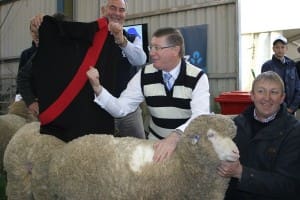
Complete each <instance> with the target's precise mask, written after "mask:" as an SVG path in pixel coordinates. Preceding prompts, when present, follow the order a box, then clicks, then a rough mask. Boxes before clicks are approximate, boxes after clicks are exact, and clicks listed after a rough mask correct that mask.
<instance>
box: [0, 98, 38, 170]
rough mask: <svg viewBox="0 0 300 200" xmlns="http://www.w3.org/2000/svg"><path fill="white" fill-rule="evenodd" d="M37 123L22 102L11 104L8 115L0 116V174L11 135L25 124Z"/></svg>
mask: <svg viewBox="0 0 300 200" xmlns="http://www.w3.org/2000/svg"><path fill="white" fill-rule="evenodd" d="M32 121H37V118H36V117H34V116H33V115H32V114H31V113H29V110H28V108H27V106H26V104H25V102H24V101H17V102H13V103H12V104H11V105H10V106H9V107H8V113H7V114H5V115H1V116H0V159H1V161H0V173H3V156H4V151H5V149H6V146H7V144H8V142H9V141H10V139H11V138H12V137H13V135H14V134H15V133H16V132H17V130H18V129H19V128H21V127H22V126H23V125H25V123H28V122H32Z"/></svg>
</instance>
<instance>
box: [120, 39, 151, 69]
mask: <svg viewBox="0 0 300 200" xmlns="http://www.w3.org/2000/svg"><path fill="white" fill-rule="evenodd" d="M120 48H121V49H122V51H123V53H124V54H125V56H126V57H127V59H128V61H129V63H130V64H131V65H133V66H141V65H144V64H145V63H146V60H147V56H146V53H145V52H144V50H143V42H142V40H141V39H140V38H139V37H135V39H134V41H133V42H132V43H131V42H130V41H128V42H127V45H126V46H125V47H120Z"/></svg>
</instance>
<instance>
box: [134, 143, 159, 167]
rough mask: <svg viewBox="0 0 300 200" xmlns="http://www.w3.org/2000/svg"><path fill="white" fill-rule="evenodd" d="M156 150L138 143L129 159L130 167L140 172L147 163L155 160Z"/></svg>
mask: <svg viewBox="0 0 300 200" xmlns="http://www.w3.org/2000/svg"><path fill="white" fill-rule="evenodd" d="M153 155H154V150H153V148H152V147H151V146H146V145H138V146H136V147H135V149H133V151H132V155H131V159H130V161H129V166H130V169H131V170H132V171H134V172H139V171H140V170H141V168H142V167H143V166H144V165H146V164H147V163H151V162H153Z"/></svg>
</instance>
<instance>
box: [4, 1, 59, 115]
mask: <svg viewBox="0 0 300 200" xmlns="http://www.w3.org/2000/svg"><path fill="white" fill-rule="evenodd" d="M55 10H56V1H54V0H50V1H49V0H48V1H36V0H21V1H14V2H13V3H9V4H4V5H1V6H0V24H1V27H0V28H1V29H0V60H1V62H0V111H1V110H3V109H4V108H5V107H6V106H7V104H8V103H9V102H7V99H12V98H13V97H14V95H15V88H16V80H15V78H16V75H17V69H18V58H19V56H20V54H21V51H22V50H23V49H25V48H28V47H30V45H31V36H30V32H29V20H30V18H31V17H32V16H34V15H36V14H38V13H54V12H55Z"/></svg>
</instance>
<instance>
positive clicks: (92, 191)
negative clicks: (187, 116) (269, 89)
mask: <svg viewBox="0 0 300 200" xmlns="http://www.w3.org/2000/svg"><path fill="white" fill-rule="evenodd" d="M28 127H29V126H28ZM31 128H32V127H31ZM23 129H24V127H23ZM209 130H213V132H215V133H218V134H220V135H221V138H223V137H229V138H233V137H234V136H235V134H236V127H235V125H234V123H233V121H232V120H231V119H230V118H229V117H227V116H225V115H202V116H199V117H197V118H196V119H194V120H193V121H192V122H191V123H190V125H189V126H188V127H187V128H186V130H185V132H184V136H182V138H181V140H180V141H179V142H178V146H177V148H176V150H175V152H174V153H173V155H172V156H171V158H170V159H168V160H167V161H165V162H163V163H153V162H152V156H153V144H154V141H152V140H142V139H137V138H131V137H125V138H114V137H113V136H111V135H100V134H99V135H98V134H90V135H86V136H83V137H81V138H78V139H75V140H73V141H71V142H69V143H67V144H63V143H57V142H55V145H52V147H55V146H56V147H58V148H48V150H49V151H51V150H52V151H53V153H50V152H48V156H47V158H48V159H49V162H43V163H42V164H43V165H46V164H47V165H49V166H44V167H39V169H40V170H42V169H43V170H48V175H47V176H46V175H45V172H42V171H40V173H42V174H43V177H44V178H48V180H47V181H45V180H42V179H40V181H42V182H41V183H43V184H45V187H46V188H47V190H44V191H43V192H45V191H48V192H49V194H43V195H41V194H40V195H39V196H40V197H41V196H44V197H47V199H60V200H77V199H78V200H82V199H87V200H100V199H105V200H106V199H178V200H182V199H203V200H219V199H220V200H221V199H223V198H224V193H225V190H226V188H227V184H228V181H229V179H225V178H222V177H220V176H218V175H217V174H216V167H217V165H218V164H219V163H220V160H219V158H218V155H217V154H216V152H215V151H214V148H213V146H212V143H211V142H210V141H209V140H208V138H207V133H208V131H209ZM23 131H24V130H23ZM17 134H18V132H17V133H16V135H17ZM16 135H15V136H14V137H17V136H16ZM25 135H26V134H25ZM13 140H14V138H13V139H12V140H11V142H10V143H9V145H10V144H12V145H21V144H19V143H17V142H13ZM19 140H20V138H19ZM36 142H37V141H35V143H36ZM40 142H45V139H44V140H40ZM52 144H54V143H52ZM48 145H49V143H48ZM39 146H40V147H42V146H43V145H39ZM9 148H10V150H12V148H16V149H18V148H19V147H13V146H11V147H9ZM54 149H55V150H54ZM26 151H27V152H30V154H35V153H36V154H38V153H39V151H38V150H37V149H36V147H35V150H34V151H33V150H26ZM44 152H45V151H44ZM230 153H232V152H230ZM230 153H229V154H230ZM6 156H9V155H8V154H7V153H6ZM27 156H28V155H27ZM30 157H39V156H34V155H30ZM20 159H21V158H20ZM31 162H33V163H32V164H31V166H32V169H31V171H32V172H34V168H35V166H36V165H35V163H34V162H35V161H34V160H32V161H31ZM19 163H20V162H19ZM40 163H41V162H40ZM4 164H5V160H4ZM15 164H16V165H18V162H15ZM5 166H7V167H6V168H5V169H6V170H7V172H8V174H9V173H11V174H18V173H17V172H12V171H10V170H18V167H17V166H15V167H12V166H9V165H5ZM22 167H23V168H24V166H22V165H21V163H20V166H19V170H20V169H21V168H22ZM22 178H24V179H28V177H22ZM8 181H9V180H8ZM18 181H20V180H18ZM11 184H13V183H11ZM28 184H29V183H28ZM24 187H25V186H24ZM30 187H31V190H32V191H27V192H30V193H31V194H32V195H30V196H31V197H30V198H29V197H28V198H23V199H35V200H36V199H40V198H38V196H35V195H34V194H35V193H37V192H35V190H40V191H41V188H39V187H38V184H37V183H36V184H32V183H31V184H30ZM10 192H12V191H10ZM9 195H11V197H13V196H14V195H13V194H9ZM9 199H14V198H10V196H9ZM41 200H42V199H41Z"/></svg>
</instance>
